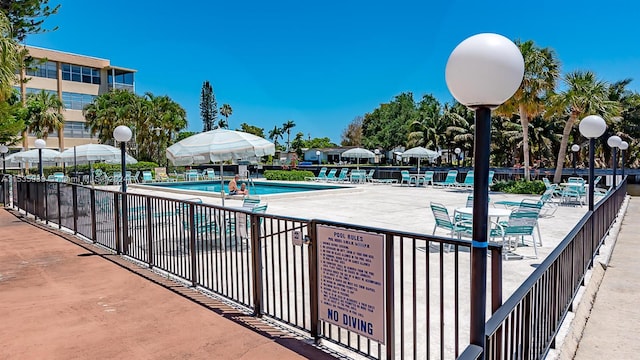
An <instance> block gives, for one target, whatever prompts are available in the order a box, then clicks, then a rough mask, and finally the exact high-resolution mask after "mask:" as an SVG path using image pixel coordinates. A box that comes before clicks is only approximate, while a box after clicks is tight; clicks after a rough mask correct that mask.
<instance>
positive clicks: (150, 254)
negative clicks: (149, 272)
mask: <svg viewBox="0 0 640 360" xmlns="http://www.w3.org/2000/svg"><path fill="white" fill-rule="evenodd" d="M146 200H147V204H146V208H147V254H148V255H147V256H148V258H147V263H148V264H149V268H152V267H153V219H152V218H151V197H150V196H147V197H146Z"/></svg>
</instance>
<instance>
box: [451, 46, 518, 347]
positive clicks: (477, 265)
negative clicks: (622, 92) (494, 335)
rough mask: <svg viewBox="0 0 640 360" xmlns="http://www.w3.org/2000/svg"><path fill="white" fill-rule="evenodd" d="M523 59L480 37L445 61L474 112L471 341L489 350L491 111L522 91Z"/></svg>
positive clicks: (456, 90) (456, 92)
mask: <svg viewBox="0 0 640 360" xmlns="http://www.w3.org/2000/svg"><path fill="white" fill-rule="evenodd" d="M523 76H524V59H523V58H522V54H521V53H520V50H519V49H518V47H517V46H516V45H515V44H514V43H513V42H512V41H511V40H509V39H507V38H506V37H504V36H502V35H498V34H491V33H485V34H478V35H474V36H471V37H469V38H467V39H465V40H464V41H462V42H461V43H460V44H459V45H458V46H457V47H456V48H455V49H454V50H453V52H452V53H451V55H450V56H449V60H448V61H447V67H446V70H445V78H446V81H447V87H448V88H449V91H450V92H451V94H452V95H453V97H454V98H456V100H458V101H459V102H460V103H461V104H463V105H465V106H467V107H468V108H470V109H472V110H474V111H475V125H476V130H475V149H474V159H473V160H474V172H475V176H474V184H473V228H472V236H473V238H472V246H471V299H472V301H471V314H470V319H469V320H470V342H471V344H474V345H477V346H479V347H481V348H482V349H483V355H482V358H484V348H485V331H484V330H485V319H486V303H487V296H486V294H487V246H488V238H489V234H488V232H489V228H488V213H489V208H488V204H489V152H490V145H491V109H495V108H496V107H498V106H499V105H500V104H502V103H504V102H505V101H507V100H508V99H509V98H510V97H511V96H513V94H514V93H515V92H516V90H518V88H519V87H520V84H521V83H522V78H523Z"/></svg>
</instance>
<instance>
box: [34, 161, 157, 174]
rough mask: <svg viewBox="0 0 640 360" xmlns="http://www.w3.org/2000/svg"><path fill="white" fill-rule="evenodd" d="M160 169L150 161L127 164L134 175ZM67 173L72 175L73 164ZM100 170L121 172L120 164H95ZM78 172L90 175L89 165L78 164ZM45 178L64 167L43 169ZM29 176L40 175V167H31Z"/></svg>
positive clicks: (94, 166) (68, 166)
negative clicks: (138, 172)
mask: <svg viewBox="0 0 640 360" xmlns="http://www.w3.org/2000/svg"><path fill="white" fill-rule="evenodd" d="M156 167H158V164H156V163H154V162H149V161H139V162H138V163H136V164H127V171H131V173H132V174H135V173H136V171H140V172H142V171H145V170H154V169H155V168H156ZM64 169H65V172H66V173H67V175H70V174H71V173H72V172H73V171H74V170H73V169H74V167H73V163H72V164H69V165H67V166H66V167H65V168H64ZM96 169H100V170H102V171H104V172H105V173H107V174H108V175H113V173H114V172H116V171H120V170H121V167H120V164H106V163H96V164H93V170H94V171H95V170H96ZM77 170H78V171H79V172H84V173H88V172H89V164H78V166H77ZM42 172H43V174H44V176H49V175H51V174H53V173H54V172H62V167H60V166H47V167H44V168H43V169H42ZM29 174H34V175H37V174H38V165H37V164H36V165H35V166H33V165H32V166H31V167H30V168H29Z"/></svg>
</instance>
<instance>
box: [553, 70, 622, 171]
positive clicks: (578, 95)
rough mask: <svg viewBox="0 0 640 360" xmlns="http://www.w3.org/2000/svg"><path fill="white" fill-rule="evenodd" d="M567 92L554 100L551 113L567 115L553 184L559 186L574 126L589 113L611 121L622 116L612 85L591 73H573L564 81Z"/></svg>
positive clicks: (564, 91)
mask: <svg viewBox="0 0 640 360" xmlns="http://www.w3.org/2000/svg"><path fill="white" fill-rule="evenodd" d="M564 83H565V86H566V90H563V91H562V92H560V93H558V94H557V95H555V96H553V98H552V104H553V106H552V108H551V109H552V111H553V112H554V113H558V114H563V115H564V116H568V119H567V121H566V123H565V125H564V130H563V132H562V140H561V142H560V149H559V150H558V158H557V159H556V172H555V174H554V176H553V182H554V183H560V180H561V179H562V170H563V168H564V162H565V157H566V154H567V145H568V142H569V137H570V135H571V130H572V129H573V126H574V124H576V122H578V121H579V119H581V118H582V117H584V116H586V115H590V114H598V115H600V116H602V117H603V118H604V119H605V120H610V119H611V118H612V117H613V116H616V115H618V114H619V113H620V104H619V103H618V102H617V101H611V100H609V98H608V96H609V85H608V84H607V83H606V82H604V81H600V80H598V79H596V76H595V74H594V73H593V72H591V71H574V72H571V73H569V74H567V75H566V76H565V78H564Z"/></svg>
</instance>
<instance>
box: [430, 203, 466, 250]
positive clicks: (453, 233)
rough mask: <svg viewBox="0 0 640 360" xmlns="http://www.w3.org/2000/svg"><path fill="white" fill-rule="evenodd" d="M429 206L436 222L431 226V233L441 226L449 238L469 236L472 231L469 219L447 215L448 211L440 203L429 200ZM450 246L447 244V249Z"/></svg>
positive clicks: (434, 232)
mask: <svg viewBox="0 0 640 360" xmlns="http://www.w3.org/2000/svg"><path fill="white" fill-rule="evenodd" d="M430 206H431V212H432V213H433V217H434V218H435V220H436V224H435V226H434V227H433V232H432V233H431V235H435V234H436V230H437V229H438V228H441V229H444V230H446V231H447V233H448V235H449V237H451V238H453V237H457V238H458V239H460V238H461V237H462V236H463V235H464V236H471V231H472V223H471V221H467V220H458V221H456V219H455V218H453V217H451V216H449V211H448V210H447V208H446V207H445V206H444V205H442V204H440V203H435V202H431V204H430ZM451 246H452V245H449V251H450V250H451Z"/></svg>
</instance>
